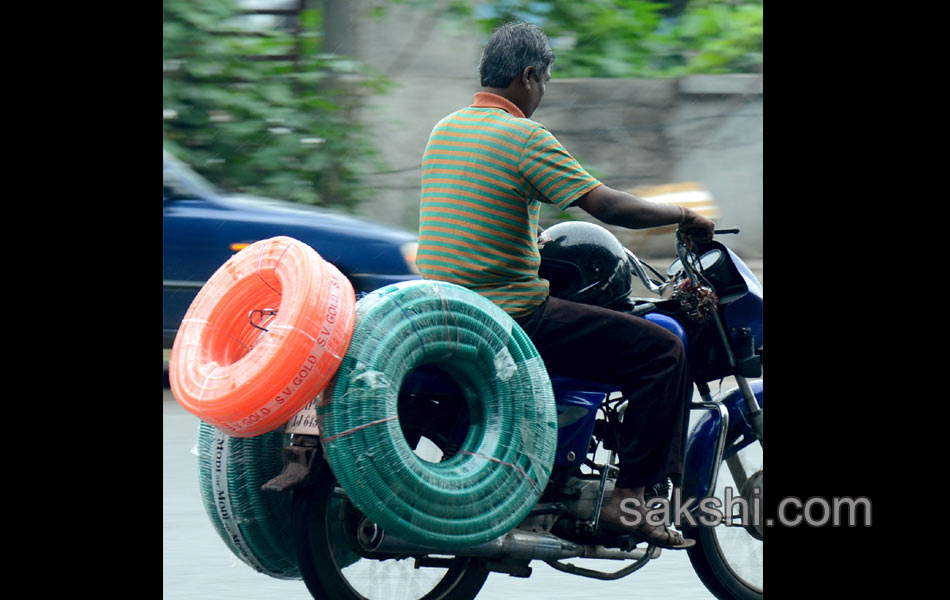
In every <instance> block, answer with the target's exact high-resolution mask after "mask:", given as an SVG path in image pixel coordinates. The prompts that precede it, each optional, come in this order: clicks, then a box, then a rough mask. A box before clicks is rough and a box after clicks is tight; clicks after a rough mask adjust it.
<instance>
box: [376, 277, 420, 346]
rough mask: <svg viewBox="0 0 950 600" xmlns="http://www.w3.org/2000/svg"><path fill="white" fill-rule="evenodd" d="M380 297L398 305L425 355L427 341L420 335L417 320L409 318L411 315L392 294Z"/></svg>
mask: <svg viewBox="0 0 950 600" xmlns="http://www.w3.org/2000/svg"><path fill="white" fill-rule="evenodd" d="M371 293H375V292H371ZM380 296H382V297H383V298H386V299H387V300H392V302H393V304H395V305H396V308H398V309H399V312H401V313H402V316H404V317H405V318H406V320H407V321H409V325H411V326H412V331H413V332H414V333H415V334H416V337H417V338H419V343H420V344H421V345H422V354H423V355H425V353H426V341H425V339H423V337H422V334H421V333H419V329H418V328H417V327H416V322H415V320H414V319H413V318H412V317H411V316H409V313H407V312H406V309H404V308H403V307H402V304H400V303H399V301H398V300H396V299H395V298H394V297H393V295H392V294H380Z"/></svg>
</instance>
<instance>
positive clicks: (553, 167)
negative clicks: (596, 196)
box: [416, 93, 600, 317]
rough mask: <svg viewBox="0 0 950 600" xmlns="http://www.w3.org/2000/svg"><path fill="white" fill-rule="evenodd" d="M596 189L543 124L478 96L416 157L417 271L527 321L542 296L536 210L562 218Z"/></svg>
mask: <svg viewBox="0 0 950 600" xmlns="http://www.w3.org/2000/svg"><path fill="white" fill-rule="evenodd" d="M598 185H600V182H599V181H597V180H596V179H594V178H593V177H592V176H591V175H590V174H589V173H587V171H585V170H584V168H583V167H581V165H580V164H579V163H578V162H577V161H576V160H575V159H574V157H572V156H571V155H570V154H569V153H568V152H567V150H565V149H564V147H563V146H562V145H561V144H560V143H559V142H558V141H557V139H555V137H554V136H553V135H552V134H551V132H550V131H548V130H547V129H545V128H544V126H543V125H541V124H540V123H537V122H535V121H532V120H530V119H527V118H525V116H524V114H523V113H522V112H521V110H520V109H518V107H517V106H515V105H514V104H513V103H511V102H509V101H508V100H507V99H505V98H502V97H501V96H497V95H495V94H488V93H477V94H475V103H474V104H473V105H472V106H470V107H468V108H463V109H461V110H459V111H456V112H454V113H452V114H451V115H449V116H447V117H445V118H444V119H442V120H441V121H439V122H438V123H437V124H436V126H435V127H434V128H433V130H432V134H431V135H430V137H429V143H428V145H427V146H426V149H425V153H424V154H423V156H422V201H421V207H420V213H419V251H418V254H417V256H416V263H417V265H418V267H419V270H420V272H421V273H422V276H423V277H424V278H425V279H438V280H442V281H449V282H452V283H457V284H459V285H462V286H465V287H467V288H470V289H472V290H475V291H476V292H478V293H480V294H482V295H483V296H485V297H486V298H488V299H490V300H492V301H493V302H495V303H496V304H498V305H499V306H500V307H501V308H503V309H504V310H505V311H507V312H508V313H509V314H511V315H512V316H515V317H518V316H524V315H527V314H529V313H530V312H531V311H532V310H533V309H534V308H536V307H537V306H538V305H539V304H541V303H542V302H543V301H544V299H545V298H546V297H547V295H548V282H547V281H546V280H544V279H541V278H539V277H538V266H539V265H540V263H541V257H540V254H539V252H538V243H537V231H538V215H539V212H540V209H541V203H542V202H544V203H548V204H554V205H556V206H557V207H558V208H561V209H565V208H567V207H568V206H570V205H571V204H572V203H573V202H574V201H575V200H577V199H578V198H580V197H581V196H583V195H584V194H585V193H587V192H589V191H590V190H592V189H594V188H595V187H597V186H598Z"/></svg>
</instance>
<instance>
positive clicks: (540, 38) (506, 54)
mask: <svg viewBox="0 0 950 600" xmlns="http://www.w3.org/2000/svg"><path fill="white" fill-rule="evenodd" d="M553 62H554V51H553V50H551V45H550V43H549V42H548V36H547V35H545V33H544V31H543V30H542V29H541V28H540V27H538V26H537V25H532V24H530V23H520V22H514V23H506V24H505V25H502V26H501V27H499V28H498V29H496V30H495V32H494V33H493V34H492V35H491V37H490V38H488V43H487V44H486V45H485V50H484V52H482V60H481V62H479V64H478V73H479V76H480V77H481V84H482V87H493V88H506V87H508V85H509V84H510V83H511V82H512V80H513V79H514V78H515V77H518V76H520V75H521V73H522V72H523V71H524V70H525V69H527V68H528V67H534V69H535V78H536V79H538V80H539V81H540V79H541V77H542V76H544V74H545V73H546V72H547V70H548V67H550V66H551V64H552V63H553Z"/></svg>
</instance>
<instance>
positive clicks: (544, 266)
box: [538, 221, 633, 306]
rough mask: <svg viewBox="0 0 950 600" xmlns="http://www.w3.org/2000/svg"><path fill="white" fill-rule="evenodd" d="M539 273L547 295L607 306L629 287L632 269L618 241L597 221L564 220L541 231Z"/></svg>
mask: <svg viewBox="0 0 950 600" xmlns="http://www.w3.org/2000/svg"><path fill="white" fill-rule="evenodd" d="M538 247H539V248H540V251H541V267H540V270H539V275H540V276H541V278H542V279H547V280H548V281H549V282H550V284H551V295H552V296H554V297H556V298H561V299H563V300H572V301H574V302H581V303H583V304H594V305H597V306H610V305H611V304H613V303H615V302H618V301H620V300H624V299H626V298H627V296H629V295H630V293H631V292H632V291H633V272H632V271H631V269H630V263H629V262H627V253H626V251H625V250H624V248H623V246H622V245H621V244H620V241H619V240H617V238H616V237H615V236H614V234H612V233H610V232H609V231H607V230H606V229H604V228H603V227H601V226H600V225H596V224H594V223H587V222H585V221H565V222H562V223H558V224H557V225H554V226H552V227H550V228H548V229H546V230H545V231H544V232H542V233H541V235H540V236H539V238H538Z"/></svg>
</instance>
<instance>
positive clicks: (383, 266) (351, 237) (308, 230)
mask: <svg viewBox="0 0 950 600" xmlns="http://www.w3.org/2000/svg"><path fill="white" fill-rule="evenodd" d="M162 228H163V231H162V328H163V334H164V335H163V340H162V348H163V349H168V348H171V347H172V344H173V343H174V341H175V334H176V333H177V331H178V326H179V324H180V323H181V320H182V318H183V317H184V316H185V311H187V310H188V307H189V306H190V305H191V302H192V300H194V298H195V295H196V294H197V293H198V291H199V290H200V289H201V287H202V286H203V285H204V284H205V282H206V281H207V280H208V279H209V278H210V277H211V275H212V274H213V273H214V272H215V271H216V270H217V269H218V268H219V267H220V266H221V265H223V264H224V263H225V262H226V261H227V260H228V258H230V257H231V256H233V255H234V253H235V252H237V251H238V250H240V249H241V248H244V247H245V246H247V245H249V244H252V243H254V242H256V241H258V240H262V239H267V238H270V237H274V236H277V235H286V236H290V237H292V238H296V239H298V240H300V241H301V242H304V243H306V244H308V245H310V246H311V247H312V248H313V249H314V250H316V251H317V253H318V254H320V256H321V257H323V259H324V260H327V261H328V262H330V263H333V264H334V265H335V266H336V267H337V268H338V269H339V270H340V271H341V272H342V273H343V274H344V275H345V276H346V277H347V278H348V279H349V280H350V282H352V284H353V289H354V290H355V292H356V293H357V294H359V293H361V292H369V291H372V290H374V289H377V288H380V287H382V286H384V285H388V284H391V283H396V282H399V281H405V280H409V279H418V278H419V272H418V270H417V269H416V267H415V251H416V247H417V245H416V236H415V235H414V234H411V233H408V232H405V231H400V230H398V229H394V228H391V227H386V226H383V225H377V224H374V223H369V222H367V221H364V220H361V219H357V218H354V217H352V216H348V215H342V214H337V213H334V212H331V211H327V210H323V209H318V208H316V207H311V206H306V205H301V204H294V203H290V202H282V201H278V200H272V199H267V198H258V197H248V196H237V195H228V194H224V193H222V192H220V191H218V190H216V189H215V188H214V187H213V186H212V185H211V184H209V183H208V182H207V181H205V180H204V179H203V178H202V177H201V176H199V175H198V174H197V173H195V172H194V171H193V170H192V169H190V168H189V167H188V166H187V165H185V164H184V163H183V162H181V161H180V160H178V159H176V158H175V157H174V156H172V155H171V154H169V153H168V152H167V151H164V150H163V155H162Z"/></svg>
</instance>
